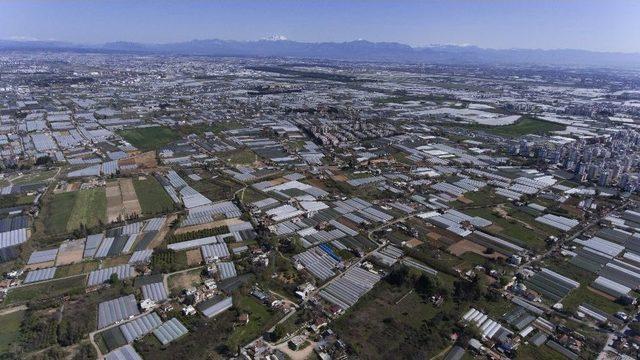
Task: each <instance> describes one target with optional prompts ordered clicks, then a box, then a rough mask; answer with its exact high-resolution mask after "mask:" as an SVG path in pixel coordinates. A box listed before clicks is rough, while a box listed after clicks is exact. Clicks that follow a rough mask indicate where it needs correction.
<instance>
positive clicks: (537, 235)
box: [464, 205, 559, 250]
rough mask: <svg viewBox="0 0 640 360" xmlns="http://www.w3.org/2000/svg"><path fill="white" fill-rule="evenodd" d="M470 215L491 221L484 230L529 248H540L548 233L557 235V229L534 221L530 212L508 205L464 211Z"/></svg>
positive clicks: (543, 244) (542, 247) (542, 246)
mask: <svg viewBox="0 0 640 360" xmlns="http://www.w3.org/2000/svg"><path fill="white" fill-rule="evenodd" d="M464 212H465V213H467V214H468V215H470V216H480V217H482V218H484V219H487V220H489V221H492V222H493V225H491V226H489V227H488V228H487V229H485V230H486V231H488V232H490V233H495V234H498V235H501V236H503V237H505V238H506V239H508V240H511V241H513V242H515V243H517V244H520V245H523V246H526V247H529V248H531V249H536V250H541V249H544V247H545V240H546V239H547V237H549V236H550V235H559V231H558V230H555V229H552V228H550V227H548V226H545V225H544V224H541V223H538V222H536V221H535V218H534V217H533V216H531V215H530V214H527V213H525V212H522V211H519V210H517V209H515V208H514V207H512V206H510V205H508V206H504V207H501V206H499V207H493V208H483V209H468V210H465V211H464Z"/></svg>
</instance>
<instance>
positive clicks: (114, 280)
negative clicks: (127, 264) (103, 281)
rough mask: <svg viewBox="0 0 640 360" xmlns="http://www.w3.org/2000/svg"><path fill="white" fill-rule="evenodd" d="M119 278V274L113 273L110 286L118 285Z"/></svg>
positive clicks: (110, 277)
mask: <svg viewBox="0 0 640 360" xmlns="http://www.w3.org/2000/svg"><path fill="white" fill-rule="evenodd" d="M118 280H119V278H118V274H117V273H113V274H111V276H109V284H112V285H113V284H116V283H117V282H118Z"/></svg>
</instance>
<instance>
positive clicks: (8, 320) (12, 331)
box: [0, 310, 24, 354]
mask: <svg viewBox="0 0 640 360" xmlns="http://www.w3.org/2000/svg"><path fill="white" fill-rule="evenodd" d="M22 318H24V310H19V311H14V312H11V313H9V314H6V315H2V316H0V323H1V324H2V326H0V354H4V353H7V352H8V351H9V349H10V348H11V345H12V344H13V343H15V342H16V341H17V340H18V331H19V330H20V322H21V321H22Z"/></svg>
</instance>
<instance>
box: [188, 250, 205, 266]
mask: <svg viewBox="0 0 640 360" xmlns="http://www.w3.org/2000/svg"><path fill="white" fill-rule="evenodd" d="M201 263H202V253H201V252H200V249H193V250H189V251H187V265H189V266H196V265H200V264H201Z"/></svg>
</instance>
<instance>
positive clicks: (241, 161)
mask: <svg viewBox="0 0 640 360" xmlns="http://www.w3.org/2000/svg"><path fill="white" fill-rule="evenodd" d="M221 157H223V158H225V159H226V161H227V162H229V163H231V164H236V165H250V164H253V163H254V162H255V161H257V160H258V159H259V157H258V155H257V154H256V153H254V152H253V151H251V150H250V149H241V150H236V151H232V152H229V153H226V154H224V155H221Z"/></svg>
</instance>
